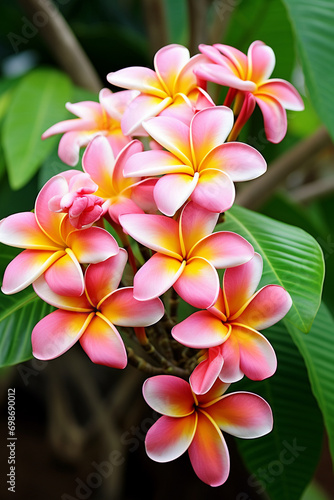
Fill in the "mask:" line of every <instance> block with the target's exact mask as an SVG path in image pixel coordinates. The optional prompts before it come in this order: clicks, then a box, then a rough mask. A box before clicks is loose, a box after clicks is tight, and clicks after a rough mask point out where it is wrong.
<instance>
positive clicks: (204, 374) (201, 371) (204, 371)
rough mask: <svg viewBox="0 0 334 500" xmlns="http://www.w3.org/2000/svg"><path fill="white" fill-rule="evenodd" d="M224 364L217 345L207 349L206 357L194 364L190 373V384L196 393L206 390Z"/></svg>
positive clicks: (202, 392)
mask: <svg viewBox="0 0 334 500" xmlns="http://www.w3.org/2000/svg"><path fill="white" fill-rule="evenodd" d="M223 364H224V358H223V356H222V354H221V350H220V349H219V348H218V347H212V348H211V349H208V357H207V358H206V359H205V360H204V361H202V362H201V363H200V364H199V365H197V366H196V368H195V370H194V371H193V372H192V374H191V375H190V379H189V381H190V385H191V388H192V390H193V391H194V392H195V393H196V394H205V393H206V392H208V391H209V390H210V389H211V387H212V386H213V384H214V383H215V381H216V380H217V378H218V376H219V373H220V372H221V369H222V367H223Z"/></svg>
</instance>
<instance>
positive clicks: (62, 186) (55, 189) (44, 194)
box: [35, 175, 68, 247]
mask: <svg viewBox="0 0 334 500" xmlns="http://www.w3.org/2000/svg"><path fill="white" fill-rule="evenodd" d="M66 193H68V184H67V182H66V180H65V179H64V177H63V176H62V175H56V176H55V177H52V178H51V179H50V180H48V182H47V183H46V184H45V185H44V186H43V187H42V189H41V190H40V192H39V194H38V196H37V198H36V203H35V217H36V220H37V222H38V224H39V226H40V227H41V228H42V230H43V231H44V232H45V233H46V234H47V236H49V238H51V239H52V240H54V241H55V242H56V243H57V244H58V245H61V246H62V247H64V242H63V239H62V237H61V234H60V225H61V222H62V220H63V219H64V217H65V215H64V214H61V213H60V214H56V213H54V212H51V210H49V200H51V198H53V197H54V196H57V195H61V196H63V195H65V194H66Z"/></svg>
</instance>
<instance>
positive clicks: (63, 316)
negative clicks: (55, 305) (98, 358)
mask: <svg viewBox="0 0 334 500" xmlns="http://www.w3.org/2000/svg"><path fill="white" fill-rule="evenodd" d="M92 316H93V314H87V313H78V312H72V311H62V310H61V309H58V310H57V311H54V312H52V313H51V314H49V315H48V316H46V317H45V318H43V319H41V321H39V322H38V323H37V325H36V326H35V328H34V329H33V331H32V334H31V343H32V351H33V355H34V356H35V358H37V359H53V358H57V357H58V356H60V355H61V354H63V353H64V352H66V351H68V350H69V349H70V347H72V346H73V345H74V344H75V343H76V341H77V340H79V338H80V337H81V335H82V334H83V332H84V331H85V329H86V327H87V325H88V324H89V322H90V320H91V319H92Z"/></svg>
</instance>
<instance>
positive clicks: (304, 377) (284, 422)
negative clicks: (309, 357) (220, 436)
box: [232, 322, 323, 500]
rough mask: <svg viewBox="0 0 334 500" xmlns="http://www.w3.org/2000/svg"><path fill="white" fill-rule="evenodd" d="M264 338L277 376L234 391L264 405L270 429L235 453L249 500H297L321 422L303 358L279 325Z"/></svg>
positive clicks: (309, 472)
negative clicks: (264, 497) (261, 498)
mask: <svg viewBox="0 0 334 500" xmlns="http://www.w3.org/2000/svg"><path fill="white" fill-rule="evenodd" d="M264 333H265V334H266V336H267V338H268V339H269V340H270V342H271V343H272V345H273V347H274V349H275V351H276V354H277V360H278V367H277V371H276V373H275V374H274V376H273V377H271V378H269V379H267V380H263V381H262V382H253V381H251V380H248V379H243V380H242V381H240V382H239V383H238V384H237V389H241V390H247V391H250V392H255V393H256V394H259V395H261V396H262V397H264V398H265V399H266V400H267V401H268V403H269V404H270V405H271V408H272V410H273V416H274V428H273V430H272V432H271V433H270V434H268V435H267V436H264V437H263V438H260V439H254V440H253V439H252V440H243V439H240V440H238V448H239V450H240V452H241V455H242V457H243V459H244V461H245V464H246V466H247V467H248V469H249V471H250V473H251V475H250V476H249V478H248V484H249V486H251V487H253V488H254V497H255V498H258V497H257V496H256V495H255V494H262V493H264V492H266V493H267V494H268V495H269V498H270V499H271V500H298V499H299V498H300V497H301V495H302V493H303V491H304V489H305V488H306V486H307V485H308V483H309V481H310V480H311V478H312V476H313V473H314V470H315V468H316V466H317V463H318V459H319V455H320V451H321V447H322V436H323V423H322V416H321V412H320V411H319V408H318V405H317V402H316V400H315V399H314V396H313V395H312V391H311V387H310V382H309V379H308V374H307V370H306V368H305V363H304V361H303V358H302V357H301V355H300V353H299V351H298V349H297V348H296V346H295V345H294V343H293V341H292V339H291V337H290V335H289V334H288V332H287V330H286V328H285V327H284V324H283V323H282V322H280V323H279V324H277V325H275V326H273V327H272V328H270V329H268V330H266V331H265V332H264ZM300 336H303V335H302V334H301V333H300ZM303 337H305V335H304V336H303ZM232 390H233V391H234V390H235V386H233V388H232ZM232 466H233V465H232Z"/></svg>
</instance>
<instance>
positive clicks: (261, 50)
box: [247, 40, 276, 84]
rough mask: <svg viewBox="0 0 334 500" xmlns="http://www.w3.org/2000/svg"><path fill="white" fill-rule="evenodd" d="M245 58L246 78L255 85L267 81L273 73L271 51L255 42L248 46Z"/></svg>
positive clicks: (273, 59) (273, 57) (274, 61)
mask: <svg viewBox="0 0 334 500" xmlns="http://www.w3.org/2000/svg"><path fill="white" fill-rule="evenodd" d="M247 56H248V75H247V78H248V79H249V80H252V81H253V82H255V83H257V84H258V83H261V82H263V81H264V80H267V79H268V78H269V77H270V75H271V73H272V72H273V71H274V67H275V63H276V60H275V53H274V51H273V49H272V48H271V47H268V45H266V44H265V43H263V42H260V41H259V40H257V41H255V42H253V43H252V44H251V45H250V47H249V49H248V53H247Z"/></svg>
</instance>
